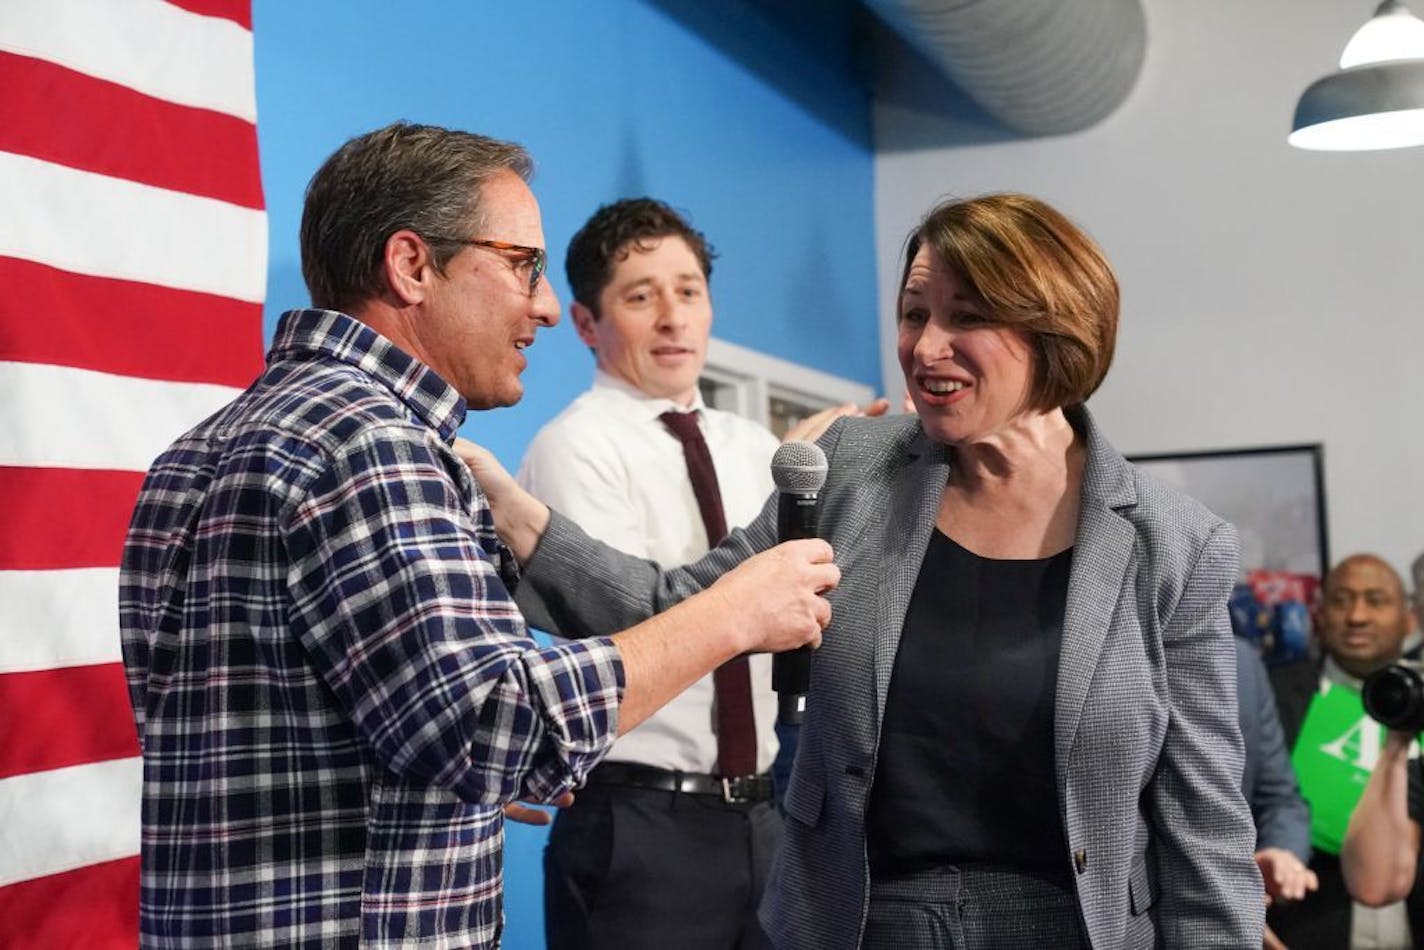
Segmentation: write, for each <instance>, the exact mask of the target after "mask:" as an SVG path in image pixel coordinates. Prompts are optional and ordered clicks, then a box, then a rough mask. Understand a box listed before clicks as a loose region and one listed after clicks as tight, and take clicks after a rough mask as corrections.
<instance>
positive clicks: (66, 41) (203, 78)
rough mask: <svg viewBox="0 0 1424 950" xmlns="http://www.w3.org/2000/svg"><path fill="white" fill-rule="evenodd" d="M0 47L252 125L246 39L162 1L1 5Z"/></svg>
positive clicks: (53, 0)
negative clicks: (221, 113)
mask: <svg viewBox="0 0 1424 950" xmlns="http://www.w3.org/2000/svg"><path fill="white" fill-rule="evenodd" d="M0 49H4V50H8V51H9V52H12V53H18V54H20V55H21V56H29V57H32V58H34V59H43V60H48V61H49V62H52V63H58V64H59V65H61V66H65V67H68V68H69V69H73V70H74V71H76V72H81V73H84V74H86V75H89V76H95V77H97V78H99V79H107V80H109V81H110V82H115V83H118V84H120V85H123V86H129V87H131V88H133V89H137V90H138V91H139V92H142V93H146V94H148V95H150V96H153V97H155V98H157V99H165V100H167V101H169V102H176V103H178V104H180V105H186V106H197V107H198V108H202V109H212V110H214V111H216V112H224V113H227V114H228V115H233V116H237V117H238V118H240V119H246V120H247V121H248V122H256V121H257V93H256V88H255V84H254V82H253V78H252V33H251V32H249V31H248V30H245V29H243V28H242V27H241V26H240V25H238V24H236V23H234V22H232V21H231V20H225V19H222V18H220V17H209V16H202V15H201V14H197V13H189V12H188V11H187V10H184V9H182V8H180V7H176V6H174V5H172V4H170V3H164V2H162V0H127V2H125V3H115V2H114V0H47V2H45V3H16V2H14V0H6V2H5V3H0Z"/></svg>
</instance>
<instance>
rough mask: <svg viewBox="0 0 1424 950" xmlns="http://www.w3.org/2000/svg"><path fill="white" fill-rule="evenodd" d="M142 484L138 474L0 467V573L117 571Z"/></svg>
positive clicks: (34, 409)
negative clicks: (1, 515)
mask: <svg viewBox="0 0 1424 950" xmlns="http://www.w3.org/2000/svg"><path fill="white" fill-rule="evenodd" d="M32 411H36V412H43V407H42V406H36V407H33V409H32ZM142 484H143V473H142V472H115V471H106V470H101V469H72V468H20V467H13V466H0V499H4V503H5V519H4V524H5V530H4V531H0V570H10V571H44V570H59V569H64V568H73V567H115V566H117V565H118V563H119V557H120V554H121V553H122V552H123V547H124V535H125V534H126V533H127V532H128V527H129V517H130V516H131V515H132V514H133V506H134V501H135V500H136V499H137V498H138V490H139V487H140V486H141V485H142Z"/></svg>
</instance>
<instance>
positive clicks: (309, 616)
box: [120, 123, 838, 948]
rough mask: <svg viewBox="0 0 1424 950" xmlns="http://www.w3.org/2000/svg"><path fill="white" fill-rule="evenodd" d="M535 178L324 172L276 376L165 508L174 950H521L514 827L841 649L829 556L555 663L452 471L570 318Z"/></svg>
mask: <svg viewBox="0 0 1424 950" xmlns="http://www.w3.org/2000/svg"><path fill="white" fill-rule="evenodd" d="M529 171H530V163H529V159H528V157H527V155H526V154H525V153H524V151H523V150H522V149H520V148H519V147H518V146H514V145H510V144H507V143H503V142H498V141H494V140H492V139H487V138H484V137H482V136H478V135H473V134H469V133H463V132H454V131H449V130H445V129H439V128H433V127H428V126H414V125H408V124H404V123H399V124H396V125H393V126H390V127H387V128H385V129H381V130H378V131H376V132H373V133H370V134H368V135H365V136H361V137H359V138H356V139H353V140H352V141H350V142H348V143H347V144H346V145H344V146H343V147H342V148H341V149H340V150H338V151H337V152H336V154H334V155H333V156H332V157H331V158H330V159H328V160H327V162H326V163H325V165H323V167H322V168H321V169H320V170H319V171H318V172H317V174H316V176H315V178H314V179H313V180H312V183H311V185H310V187H309V188H308V191H307V200H306V207H305V210H304V214H303V219H302V241H301V244H302V270H303V274H304V276H305V277H306V281H307V285H308V288H309V289H310V291H311V294H312V300H313V303H314V305H315V306H316V307H318V308H321V309H313V310H301V311H292V312H289V313H287V314H285V315H284V316H283V317H282V320H281V323H280V324H279V326H278V328H277V333H276V339H275V340H274V341H273V345H272V349H271V351H270V352H269V354H268V358H267V369H266V371H265V372H264V373H263V375H262V376H261V377H260V378H259V379H258V380H257V382H255V383H254V384H253V385H252V386H251V387H250V388H249V389H248V390H247V391H246V392H245V393H243V394H242V395H241V396H240V397H239V398H238V399H237V400H236V401H234V402H233V403H231V404H230V405H229V406H227V407H226V408H224V409H223V410H221V411H220V412H218V413H217V414H216V415H214V416H213V417H212V418H210V419H208V420H206V421H205V422H203V423H201V424H200V425H199V426H198V427H197V428H195V429H193V430H192V431H191V432H189V433H187V434H186V435H184V436H182V437H181V438H180V439H179V440H178V441H177V442H175V443H174V444H173V445H172V446H171V447H170V448H169V449H168V450H167V451H166V452H165V453H164V454H163V455H161V456H160V457H159V458H158V460H157V461H156V462H155V463H154V465H153V467H152V469H151V470H150V471H149V473H148V477H147V479H146V480H145V482H144V486H143V490H142V492H141V493H140V496H139V500H138V505H137V507H136V509H135V511H134V516H133V520H132V523H131V525H130V528H129V534H128V538H127V541H126V544H125V549H124V558H123V568H122V573H121V578H120V622H121V627H122V633H123V647H124V663H125V666H126V668H127V671H128V678H129V690H130V695H131V698H132V700H133V705H134V712H135V718H136V720H137V723H138V730H139V737H140V741H141V744H142V747H143V756H144V787H143V831H142V889H141V897H140V907H141V934H142V941H143V944H144V945H145V946H152V947H184V948H188V947H204V946H217V945H222V946H227V945H232V944H241V945H244V946H281V947H292V946H312V947H328V946H356V945H362V946H397V945H406V944H421V945H427V946H442V947H443V946H479V947H484V946H494V945H497V944H498V942H499V937H500V930H501V926H502V921H501V910H500V891H501V863H500V852H501V845H502V841H503V814H502V808H503V806H505V805H506V804H507V803H511V802H514V801H516V800H531V801H541V802H553V801H558V800H560V799H561V798H562V797H564V796H565V795H566V793H567V792H568V791H569V790H571V789H573V788H576V787H577V786H578V785H579V784H580V783H581V782H582V781H583V779H584V777H585V776H586V775H587V773H588V771H589V769H591V768H592V767H593V765H594V764H596V763H597V762H598V760H599V759H600V758H601V757H602V755H603V754H604V753H605V752H606V750H607V749H608V747H609V745H610V744H611V742H612V740H613V738H614V737H615V735H616V734H617V733H619V732H621V731H627V730H628V729H631V728H632V727H633V726H634V725H636V724H637V723H638V722H639V721H641V720H642V719H643V718H645V717H646V716H647V715H648V714H649V713H651V712H652V711H653V710H655V709H657V708H658V707H659V706H661V705H662V704H663V703H664V702H666V701H667V700H668V699H670V698H671V697H672V696H674V695H676V694H677V693H678V692H679V691H680V690H681V689H683V688H684V687H686V686H687V685H689V684H691V683H692V682H694V681H696V680H697V679H699V678H700V677H701V676H703V675H705V674H706V673H708V672H710V671H711V670H712V669H713V668H714V667H716V666H717V665H719V664H720V663H722V662H724V661H725V660H727V659H730V658H731V657H733V656H735V655H737V654H739V653H742V652H746V651H749V650H782V649H789V648H792V647H795V646H799V645H801V644H803V643H810V644H815V643H817V642H819V639H820V630H821V628H822V627H823V626H824V624H825V623H826V621H827V620H828V619H829V606H828V605H827V603H826V602H825V600H824V599H823V598H822V597H820V596H819V593H820V592H823V591H825V590H826V589H828V588H829V587H831V586H834V584H835V583H836V581H837V580H838V573H837V571H836V568H835V565H834V564H833V563H831V561H830V549H829V547H828V546H826V545H825V544H824V543H822V542H818V541H807V542H798V543H796V544H791V545H783V546H782V547H780V548H778V549H776V550H774V551H770V552H767V554H766V555H764V556H762V557H761V558H757V559H754V560H753V561H750V562H748V563H747V564H746V565H745V566H744V567H743V568H742V569H739V571H737V572H734V573H733V574H731V575H728V577H727V579H726V580H725V581H724V582H722V583H719V584H718V585H716V586H714V587H713V588H712V589H710V590H708V591H707V592H706V593H704V594H702V595H699V596H698V597H694V598H691V599H689V600H688V601H685V602H684V603H683V604H681V605H679V606H677V607H675V608H673V609H672V610H670V611H668V612H667V613H664V614H662V615H661V616H659V617H656V618H654V619H652V620H650V621H648V622H646V623H643V624H640V625H639V626H637V627H634V628H632V629H630V630H627V631H624V632H623V633H620V634H615V635H614V636H612V637H607V638H594V639H589V640H584V641H580V642H577V643H565V644H562V645H560V646H557V647H551V648H548V649H540V648H539V647H538V646H537V645H536V644H535V643H534V641H532V640H531V639H530V638H529V636H528V634H527V632H526V631H525V628H524V621H523V618H522V617H521V616H520V614H519V611H518V609H517V608H516V607H515V605H514V602H513V598H512V595H511V590H512V588H513V587H514V584H515V581H516V578H517V568H516V566H515V563H514V559H513V558H512V556H511V555H510V554H509V552H508V551H507V549H505V548H504V547H503V546H502V545H501V544H500V542H499V541H498V540H497V538H496V536H495V532H494V525H493V521H492V518H491V514H490V511H489V509H488V507H487V505H486V504H485V501H484V497H483V495H482V494H481V492H480V489H479V488H478V487H477V486H476V484H475V483H474V481H473V480H472V479H471V478H470V476H469V474H468V471H467V470H466V468H465V466H464V464H463V463H462V462H461V461H460V459H459V458H458V457H457V456H456V455H455V453H454V451H453V450H452V448H451V444H452V442H453V440H454V438H455V432H456V430H457V428H458V427H459V426H460V424H461V423H462V422H463V421H464V417H465V412H466V408H467V407H473V408H476V409H485V408H493V407H495V406H503V405H510V404H512V403H514V402H516V401H517V400H518V399H519V398H520V396H521V395H522V387H521V384H520V380H519V374H520V372H521V371H522V370H523V368H524V366H525V359H524V354H523V352H522V351H523V350H524V349H525V347H527V346H528V345H529V344H530V343H532V342H533V339H534V334H535V332H536V329H537V328H538V327H540V326H552V325H553V324H554V323H555V322H556V321H557V320H558V316H559V304H558V301H557V299H556V298H555V296H554V293H553V291H552V289H551V288H550V287H549V285H548V283H547V282H546V281H544V280H543V272H544V266H545V257H544V250H543V245H544V238H543V231H542V227H541V224H540V219H539V209H538V204H537V202H536V201H535V199H534V196H533V194H532V192H530V190H529V188H528V185H527V184H526V180H527V178H528V176H529Z"/></svg>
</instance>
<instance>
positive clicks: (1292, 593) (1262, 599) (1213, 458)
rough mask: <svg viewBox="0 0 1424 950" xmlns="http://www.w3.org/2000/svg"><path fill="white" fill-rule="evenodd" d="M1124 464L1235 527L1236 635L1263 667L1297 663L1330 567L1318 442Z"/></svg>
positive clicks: (1146, 458)
mask: <svg viewBox="0 0 1424 950" xmlns="http://www.w3.org/2000/svg"><path fill="white" fill-rule="evenodd" d="M1130 460H1131V461H1132V462H1134V463H1135V464H1137V465H1138V466H1140V467H1141V468H1143V469H1144V470H1145V471H1147V472H1150V473H1151V474H1152V475H1154V476H1156V477H1157V478H1158V479H1160V480H1161V481H1164V482H1166V483H1167V484H1169V485H1171V486H1172V487H1174V488H1177V489H1180V490H1181V491H1183V492H1185V493H1186V494H1188V495H1191V496H1192V497H1193V498H1195V499H1197V500H1198V501H1200V502H1201V503H1202V504H1204V505H1206V506H1207V507H1208V508H1210V509H1211V510H1212V511H1213V512H1215V513H1216V514H1217V515H1220V516H1221V517H1222V518H1224V519H1226V520H1227V521H1230V522H1231V523H1232V524H1234V525H1235V526H1236V530H1237V533H1238V534H1239V535H1240V538H1241V578H1240V583H1239V584H1237V586H1236V590H1235V591H1234V592H1233V594H1232V598H1231V613H1232V618H1231V619H1232V624H1233V626H1234V627H1235V628H1236V632H1237V633H1238V634H1239V635H1241V636H1245V637H1247V638H1248V639H1251V640H1253V641H1255V642H1256V643H1257V645H1258V646H1259V647H1260V649H1261V653H1262V656H1263V657H1264V658H1265V659H1266V661H1267V662H1268V663H1274V662H1286V661H1289V660H1293V659H1297V658H1299V657H1301V656H1304V655H1305V653H1306V651H1307V648H1308V644H1309V639H1310V614H1311V612H1312V610H1313V608H1314V606H1315V602H1316V597H1317V596H1318V592H1319V589H1320V583H1321V580H1322V579H1323V578H1324V576H1325V572H1326V570H1327V569H1328V568H1329V564H1330V544H1329V536H1328V533H1327V529H1326V519H1325V475H1324V471H1325V458H1324V449H1323V448H1322V447H1321V445H1320V444H1319V443H1315V444H1309V445H1281V446H1268V447H1262V448H1246V449H1225V450H1220V451H1210V452H1178V453H1172V454H1166V455H1138V456H1133V457H1131V459H1130Z"/></svg>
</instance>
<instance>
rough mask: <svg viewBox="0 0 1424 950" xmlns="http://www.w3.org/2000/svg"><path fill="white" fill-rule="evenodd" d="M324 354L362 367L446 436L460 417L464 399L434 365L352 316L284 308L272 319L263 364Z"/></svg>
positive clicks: (451, 435) (449, 438) (450, 436)
mask: <svg viewBox="0 0 1424 950" xmlns="http://www.w3.org/2000/svg"><path fill="white" fill-rule="evenodd" d="M313 355H320V356H325V357H328V358H329V359H334V360H337V361H338V362H342V363H346V364H349V365H351V366H354V367H356V368H357V369H359V370H361V372H363V373H365V374H366V375H368V376H370V377H371V378H372V379H374V380H376V382H378V383H380V384H381V385H383V386H385V387H386V388H387V389H389V390H390V391H391V392H392V393H394V394H395V396H396V398H397V399H399V400H400V401H401V402H403V403H405V405H406V406H408V407H409V408H410V410H411V411H412V412H414V413H415V414H416V415H417V416H418V417H419V418H420V419H421V421H423V422H424V423H425V424H426V425H428V426H429V427H430V428H432V429H434V430H435V431H436V432H437V433H439V435H440V438H441V439H443V440H444V441H445V442H451V441H453V440H454V438H455V431H456V430H457V429H459V428H460V424H461V423H463V422H464V421H465V400H464V399H463V398H461V396H460V394H459V393H457V392H456V391H455V389H454V387H452V386H451V385H450V384H449V383H447V382H445V380H444V379H442V378H441V377H440V375H439V374H438V373H436V372H435V371H434V370H433V369H431V368H430V367H428V366H426V365H425V364H424V363H422V362H420V361H419V360H417V359H416V358H415V357H413V356H411V355H410V354H409V353H406V352H405V351H404V350H402V349H401V348H400V347H398V346H396V345H395V344H394V343H392V342H391V341H390V340H388V339H386V338H385V337H383V336H381V335H380V334H379V333H377V332H376V331H375V330H372V329H371V328H370V327H368V326H366V324H364V323H362V322H361V321H360V320H357V319H356V318H354V317H349V316H347V315H346V314H344V313H337V312H336V311H335V310H288V311H287V312H286V313H284V314H282V317H281V319H280V320H279V321H278V323H277V333H276V335H275V337H274V338H273V340H272V348H271V349H270V350H268V351H267V365H268V366H272V365H274V364H276V363H278V362H281V361H282V360H285V359H301V358H304V357H305V358H309V357H311V356H313Z"/></svg>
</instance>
